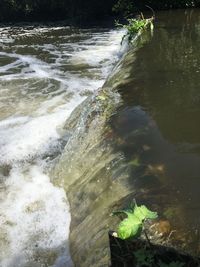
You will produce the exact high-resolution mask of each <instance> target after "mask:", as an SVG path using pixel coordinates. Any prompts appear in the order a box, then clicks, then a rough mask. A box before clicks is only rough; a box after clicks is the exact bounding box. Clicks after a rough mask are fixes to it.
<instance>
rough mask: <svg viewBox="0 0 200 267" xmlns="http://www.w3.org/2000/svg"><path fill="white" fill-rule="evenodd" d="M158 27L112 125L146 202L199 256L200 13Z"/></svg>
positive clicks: (178, 15)
mask: <svg viewBox="0 0 200 267" xmlns="http://www.w3.org/2000/svg"><path fill="white" fill-rule="evenodd" d="M156 21H157V22H156V25H155V30H154V34H153V37H152V38H151V40H150V41H149V42H146V43H145V44H144V45H143V46H141V47H140V49H137V50H136V51H134V48H133V51H130V52H129V55H128V57H127V58H128V59H129V61H128V62H125V63H124V64H125V65H124V67H126V68H127V66H128V72H129V73H127V76H126V77H123V82H121V83H120V82H119V83H118V85H117V90H118V91H119V92H120V94H121V97H122V99H123V105H122V106H121V107H120V108H118V111H117V112H116V114H115V115H114V116H113V117H112V119H111V121H110V125H111V127H112V129H113V131H114V133H115V135H116V149H120V150H122V151H123V152H124V154H125V156H126V160H127V162H128V164H129V166H131V175H130V178H129V183H130V186H132V187H133V188H135V187H136V188H137V189H138V190H139V192H146V194H144V195H143V197H142V198H141V200H142V201H145V203H146V201H147V202H148V201H149V202H152V201H153V203H155V205H157V206H158V207H159V206H160V210H161V214H163V217H165V218H167V219H168V220H170V222H171V223H172V225H173V227H174V229H181V230H180V231H182V233H184V234H182V237H181V238H180V239H181V240H182V242H185V240H187V243H188V244H187V245H188V247H189V248H190V249H191V248H192V249H193V251H196V252H197V253H198V252H199V231H200V227H199V225H200V216H199V211H200V204H199V186H200V124H199V118H200V91H199V84H200V50H199V42H200V12H199V10H187V11H185V12H184V11H179V10H177V11H173V12H161V13H159V14H158V15H157V18H156ZM122 68H123V66H122ZM124 78H125V79H124ZM133 195H134V194H132V195H130V198H132V197H133ZM134 196H135V195H134ZM175 235H176V234H175ZM178 235H179V234H178V233H177V238H178Z"/></svg>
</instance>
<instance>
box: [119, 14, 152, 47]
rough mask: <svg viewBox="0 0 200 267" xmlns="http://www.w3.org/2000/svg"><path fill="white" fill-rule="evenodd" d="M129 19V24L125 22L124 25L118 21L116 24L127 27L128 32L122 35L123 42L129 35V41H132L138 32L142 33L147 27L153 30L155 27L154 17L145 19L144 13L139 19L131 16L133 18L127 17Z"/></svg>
mask: <svg viewBox="0 0 200 267" xmlns="http://www.w3.org/2000/svg"><path fill="white" fill-rule="evenodd" d="M127 21H128V24H124V25H123V24H120V23H118V22H117V23H116V26H118V27H122V28H124V29H126V34H125V35H124V36H123V37H122V42H123V40H124V39H125V38H126V37H127V38H128V42H129V43H130V42H131V41H132V40H133V39H134V37H135V35H136V34H140V33H141V32H142V31H143V30H145V29H147V28H150V29H151V30H153V27H154V26H153V18H150V19H145V18H144V17H143V15H142V17H141V18H139V19H135V18H131V19H127Z"/></svg>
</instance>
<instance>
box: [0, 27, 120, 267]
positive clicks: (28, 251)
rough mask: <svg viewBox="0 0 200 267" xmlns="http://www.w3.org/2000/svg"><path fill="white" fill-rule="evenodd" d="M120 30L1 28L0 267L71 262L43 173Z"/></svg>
mask: <svg viewBox="0 0 200 267" xmlns="http://www.w3.org/2000/svg"><path fill="white" fill-rule="evenodd" d="M122 34H123V33H122V32H121V31H115V30H105V29H104V30H97V29H92V30H75V29H74V30H70V29H69V28H67V27H54V28H52V27H42V26H37V27H13V28H12V27H2V28H0V119H1V121H0V266H1V267H17V266H18V267H23V266H26V267H32V266H34V267H36V266H37V267H41V266H56V267H61V266H65V267H66V266H68V267H69V266H71V261H70V257H69V253H68V234H69V224H70V213H69V206H68V202H67V198H66V195H65V192H64V190H63V189H62V188H58V187H56V186H54V185H53V183H52V182H51V181H50V178H49V176H48V173H49V170H50V168H51V167H52V166H53V165H54V160H55V158H56V156H57V155H59V154H60V153H62V149H63V146H64V144H65V142H66V141H65V140H64V138H63V136H62V127H63V125H64V123H65V121H66V119H67V118H68V117H69V115H70V113H71V112H72V111H73V110H74V108H75V107H76V106H77V105H79V104H80V103H81V102H82V101H83V100H84V99H85V98H86V97H87V96H88V95H89V94H92V93H93V92H94V91H95V90H97V89H98V88H99V87H101V86H102V84H103V83H104V81H105V78H106V77H107V75H108V73H109V72H110V71H111V69H112V68H113V65H114V64H115V63H116V61H117V60H118V59H119V57H120V55H121V53H122V51H121V47H120V40H121V37H122Z"/></svg>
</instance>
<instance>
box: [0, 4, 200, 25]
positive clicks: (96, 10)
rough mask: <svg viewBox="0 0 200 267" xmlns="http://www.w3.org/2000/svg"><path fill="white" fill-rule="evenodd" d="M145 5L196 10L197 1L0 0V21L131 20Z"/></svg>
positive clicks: (145, 7) (157, 7) (156, 7)
mask: <svg viewBox="0 0 200 267" xmlns="http://www.w3.org/2000/svg"><path fill="white" fill-rule="evenodd" d="M147 6H150V7H152V8H153V9H169V8H170V9H171V8H181V7H199V6H200V0H193V1H192V0H161V1H157V0H101V1H99V0H1V1H0V21H16V20H18V21H22V20H47V19H48V20H56V19H57V20H58V19H59V20H60V19H70V20H72V21H73V20H74V19H76V20H78V21H80V22H88V20H95V19H101V20H102V19H104V18H105V16H110V15H113V14H116V13H118V14H123V15H124V16H125V17H133V14H136V13H138V12H140V11H143V10H144V9H147Z"/></svg>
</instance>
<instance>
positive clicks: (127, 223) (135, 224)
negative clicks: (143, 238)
mask: <svg viewBox="0 0 200 267" xmlns="http://www.w3.org/2000/svg"><path fill="white" fill-rule="evenodd" d="M119 214H125V215H126V216H127V218H125V219H124V220H123V221H121V223H120V224H119V226H118V230H117V235H118V237H119V238H121V239H128V238H133V237H136V236H138V235H139V234H140V233H141V231H142V227H143V223H144V220H145V219H156V218H157V217H158V215H157V212H153V211H150V210H149V209H148V208H147V207H146V206H144V205H142V206H137V205H136V203H133V205H131V207H130V209H128V210H119V211H116V212H113V215H119Z"/></svg>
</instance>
